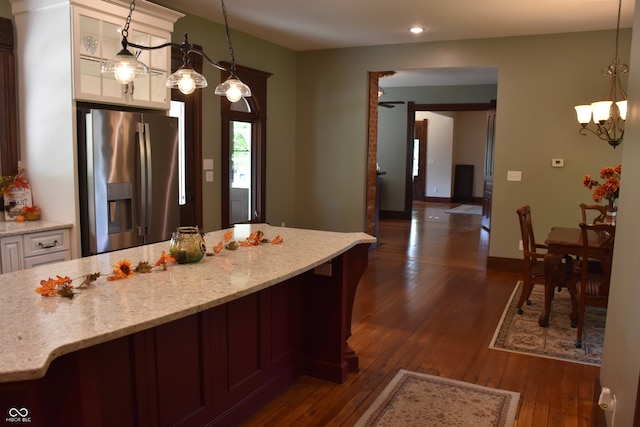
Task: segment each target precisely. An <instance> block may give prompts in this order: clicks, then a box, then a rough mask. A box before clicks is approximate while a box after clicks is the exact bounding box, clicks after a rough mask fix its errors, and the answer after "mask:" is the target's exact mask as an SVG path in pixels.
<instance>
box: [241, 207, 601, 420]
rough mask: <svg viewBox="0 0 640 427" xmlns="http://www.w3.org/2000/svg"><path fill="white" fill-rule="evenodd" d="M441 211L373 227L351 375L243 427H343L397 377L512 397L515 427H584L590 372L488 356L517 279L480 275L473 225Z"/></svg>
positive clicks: (482, 239)
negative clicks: (515, 397) (452, 382)
mask: <svg viewBox="0 0 640 427" xmlns="http://www.w3.org/2000/svg"><path fill="white" fill-rule="evenodd" d="M450 206H452V205H450V204H442V203H419V204H416V205H415V206H414V212H413V219H412V220H411V221H410V222H409V221H400V220H383V221H381V223H380V231H379V234H380V239H379V241H380V244H379V245H378V247H377V248H376V249H374V250H372V251H371V252H370V257H369V267H368V269H367V271H366V272H365V274H364V276H363V278H362V280H361V281H360V285H359V288H358V293H357V295H356V301H355V306H354V312H353V323H352V332H353V336H352V337H351V338H350V340H349V343H350V344H351V346H352V347H353V348H354V349H355V351H356V352H357V353H358V355H359V357H360V372H358V373H354V374H351V375H350V377H349V379H348V380H347V381H346V382H345V383H344V384H335V383H331V382H327V381H322V380H318V379H315V378H309V377H302V378H300V379H299V380H298V381H297V382H296V383H295V384H294V385H293V386H292V387H291V388H290V389H289V390H288V391H287V392H285V393H283V394H282V395H280V396H279V397H277V398H276V399H275V400H273V401H272V402H270V403H269V404H268V405H266V406H265V407H263V408H262V409H261V410H259V411H258V412H256V413H255V414H253V415H252V416H251V417H250V418H249V419H247V420H246V422H245V423H244V424H243V426H294V425H295V426H351V425H353V424H354V423H355V422H356V421H357V420H358V418H359V417H360V416H361V415H362V413H363V412H364V411H365V410H366V409H367V407H368V406H369V405H370V404H371V403H372V402H373V400H374V399H375V398H376V396H377V395H378V394H379V393H380V392H381V391H382V389H384V387H385V386H386V385H387V383H388V382H389V381H390V380H391V379H392V378H393V376H394V375H395V374H396V373H397V371H398V369H400V368H403V369H407V370H411V371H418V372H423V373H426V374H431V375H439V376H442V377H446V378H452V379H456V380H462V381H467V382H470V383H475V384H480V385H484V386H488V387H495V388H501V389H505V390H513V391H517V392H519V393H521V396H520V405H519V410H518V421H517V427H527V426H553V427H556V426H590V425H591V418H592V412H591V411H592V400H593V396H594V387H595V380H596V378H597V377H598V375H599V370H600V369H599V368H598V367H593V366H587V365H582V364H577V363H570V362H563V361H559V360H551V359H545V358H541V357H534V356H528V355H522V354H515V353H509V352H504V351H499V350H491V349H489V344H490V341H491V338H492V336H493V333H494V331H495V328H496V326H497V324H498V321H499V320H500V317H501V315H502V312H503V310H504V307H505V305H506V304H507V301H508V299H509V296H510V295H511V292H512V291H513V288H514V286H515V284H516V282H517V280H519V278H520V275H519V274H514V273H506V272H499V271H487V270H486V268H485V265H486V258H487V253H488V244H489V234H488V232H487V231H486V230H484V229H482V228H481V227H480V218H481V217H480V216H479V215H460V214H458V215H451V214H447V213H445V211H446V210H447V209H448V208H449V207H450ZM513 220H514V222H515V221H517V218H516V215H515V213H514V217H513Z"/></svg>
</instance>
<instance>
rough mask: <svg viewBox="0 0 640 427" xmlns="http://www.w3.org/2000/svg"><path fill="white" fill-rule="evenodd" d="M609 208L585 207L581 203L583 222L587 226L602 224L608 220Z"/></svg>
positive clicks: (601, 206)
mask: <svg viewBox="0 0 640 427" xmlns="http://www.w3.org/2000/svg"><path fill="white" fill-rule="evenodd" d="M608 209H609V208H608V207H607V206H603V205H585V204H584V203H580V211H581V213H582V222H583V223H585V224H602V223H603V222H605V220H606V218H607V210H608Z"/></svg>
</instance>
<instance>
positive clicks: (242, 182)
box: [229, 120, 256, 224]
mask: <svg viewBox="0 0 640 427" xmlns="http://www.w3.org/2000/svg"><path fill="white" fill-rule="evenodd" d="M251 127H252V126H251V123H249V122H241V121H233V120H232V121H231V122H230V129H229V130H230V132H229V139H230V141H229V153H230V154H231V155H230V163H231V164H230V177H229V178H230V180H229V183H230V185H229V199H230V200H229V201H230V203H229V210H230V212H229V217H230V219H231V224H238V223H242V222H247V221H251V216H252V212H254V211H256V209H255V207H254V206H253V203H252V200H253V188H252V182H253V179H252V174H251V170H252V168H251V146H252V141H251V136H252V134H253V133H252V129H251Z"/></svg>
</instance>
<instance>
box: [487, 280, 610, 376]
mask: <svg viewBox="0 0 640 427" xmlns="http://www.w3.org/2000/svg"><path fill="white" fill-rule="evenodd" d="M520 292H522V282H521V281H519V282H518V284H517V285H516V288H515V289H514V291H513V294H511V299H510V300H509V302H508V303H507V307H506V308H505V310H504V313H503V315H502V320H501V321H500V323H498V327H497V329H496V332H495V334H494V336H493V339H492V340H491V345H490V346H489V348H493V349H497V350H506V351H513V352H516V353H527V354H532V355H535V356H541V357H548V358H552V359H562V360H567V361H571V362H578V363H584V364H588V365H596V366H599V365H600V361H601V358H602V344H603V342H604V326H605V320H606V317H607V310H606V309H603V308H598V307H588V306H587V308H586V310H585V320H584V336H583V343H582V348H576V346H575V343H576V333H577V331H576V329H575V328H572V327H571V324H570V320H569V313H570V312H571V299H570V296H569V292H568V291H567V290H566V289H564V288H563V289H562V291H561V292H557V291H556V292H555V294H554V297H553V302H552V303H551V314H550V316H549V326H548V327H546V328H542V327H540V326H539V325H538V317H540V314H542V309H543V307H544V286H542V285H535V286H534V287H533V292H532V293H531V298H530V299H531V305H525V306H524V307H523V310H524V313H523V314H521V315H520V314H517V313H516V305H517V304H518V299H519V298H520Z"/></svg>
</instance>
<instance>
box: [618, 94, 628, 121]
mask: <svg viewBox="0 0 640 427" xmlns="http://www.w3.org/2000/svg"><path fill="white" fill-rule="evenodd" d="M616 105H617V106H618V111H620V118H621V119H622V120H627V100H626V99H625V100H624V101H618V102H616Z"/></svg>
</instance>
